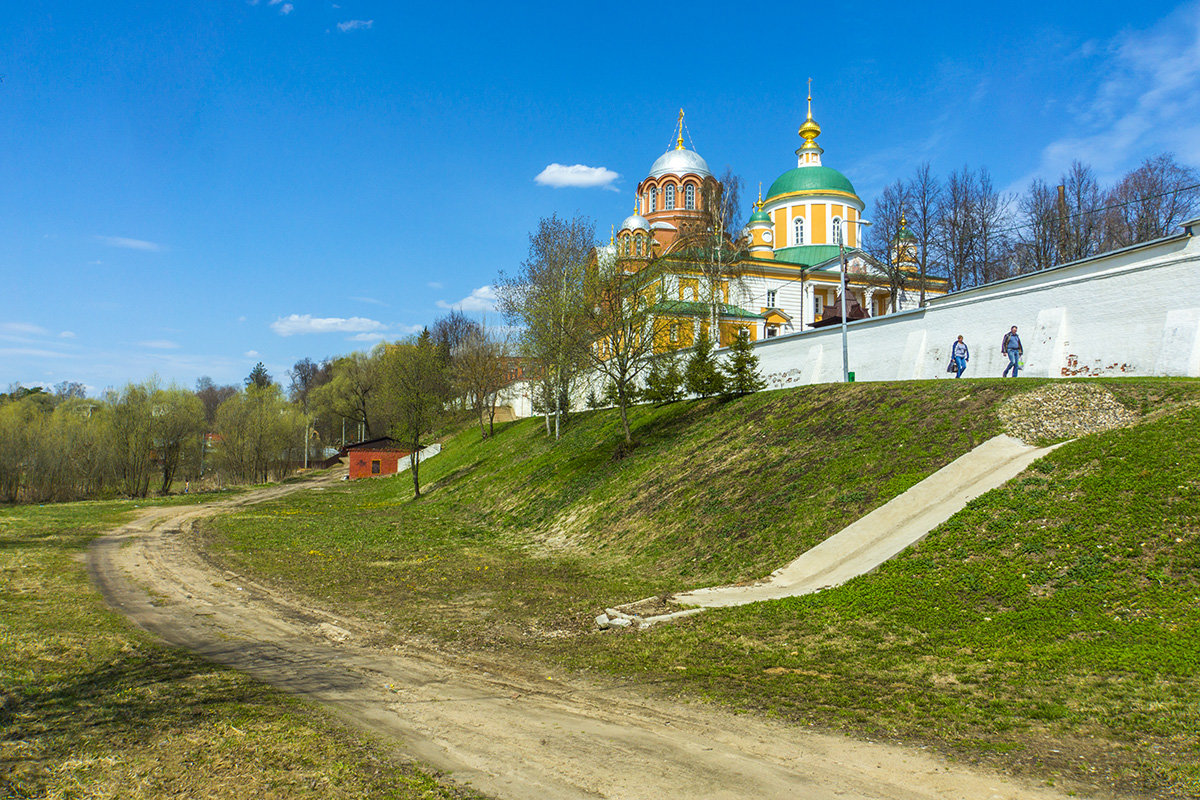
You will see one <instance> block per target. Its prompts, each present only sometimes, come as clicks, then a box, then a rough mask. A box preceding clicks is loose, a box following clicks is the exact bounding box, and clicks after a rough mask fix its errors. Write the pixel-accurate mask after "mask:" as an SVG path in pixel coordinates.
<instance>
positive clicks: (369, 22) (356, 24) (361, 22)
mask: <svg viewBox="0 0 1200 800" xmlns="http://www.w3.org/2000/svg"><path fill="white" fill-rule="evenodd" d="M374 25H375V20H373V19H348V20H346V21H345V22H339V23H338V24H337V26H338V30H339V31H341V32H342V33H349V32H350V31H362V30H370V29H371V28H372V27H373V26H374Z"/></svg>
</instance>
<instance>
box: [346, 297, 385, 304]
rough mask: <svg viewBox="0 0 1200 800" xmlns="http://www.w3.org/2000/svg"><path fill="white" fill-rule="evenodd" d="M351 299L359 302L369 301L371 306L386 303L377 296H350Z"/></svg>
mask: <svg viewBox="0 0 1200 800" xmlns="http://www.w3.org/2000/svg"><path fill="white" fill-rule="evenodd" d="M350 299H351V300H357V301H358V302H360V303H370V304H371V305H373V306H386V305H387V303H385V302H383V301H382V300H380V299H379V298H378V297H351V298H350Z"/></svg>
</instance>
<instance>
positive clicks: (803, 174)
mask: <svg viewBox="0 0 1200 800" xmlns="http://www.w3.org/2000/svg"><path fill="white" fill-rule="evenodd" d="M822 190H823V191H836V192H849V193H850V194H852V195H854V196H855V197H858V193H857V192H855V191H854V185H853V184H852V183H850V180H849V179H848V178H847V177H846V176H845V175H843V174H842V173H840V172H838V171H837V170H836V169H831V168H829V167H796V168H795V169H789V170H788V171H787V172H785V173H783V174H782V175H780V176H779V177H778V178H776V179H775V182H774V183H772V184H771V188H770V189H769V190H768V191H767V201H768V202H770V201H771V200H774V199H775V198H776V197H779V196H780V195H783V194H790V193H792V192H812V191H822Z"/></svg>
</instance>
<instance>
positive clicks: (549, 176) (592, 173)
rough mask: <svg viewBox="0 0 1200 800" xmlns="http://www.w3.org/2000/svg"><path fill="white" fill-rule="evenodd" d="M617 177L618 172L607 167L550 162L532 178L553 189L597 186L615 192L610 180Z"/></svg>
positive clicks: (615, 189) (615, 188)
mask: <svg viewBox="0 0 1200 800" xmlns="http://www.w3.org/2000/svg"><path fill="white" fill-rule="evenodd" d="M619 177H621V176H620V175H619V174H617V173H616V172H613V171H612V170H611V169H608V168H607V167H588V166H584V165H583V164H572V165H571V166H569V167H568V166H567V165H566V164H550V165H549V166H547V167H546V168H545V169H544V170H542V171H541V172H539V173H538V175H537V177H536V178H534V179H533V180H534V182H535V183H540V184H541V185H542V186H553V187H554V188H555V189H562V188H563V187H567V186H570V187H575V188H580V189H592V188H595V187H597V186H598V187H600V188H602V189H610V190H612V191H614V192H615V191H617V187H615V186H613V185H612V182H613V181H615V180H616V179H617V178H619Z"/></svg>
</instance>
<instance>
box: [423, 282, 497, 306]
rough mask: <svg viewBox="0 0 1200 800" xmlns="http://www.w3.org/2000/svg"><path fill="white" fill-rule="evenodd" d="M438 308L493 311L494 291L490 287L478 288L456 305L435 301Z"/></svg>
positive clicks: (494, 304)
mask: <svg viewBox="0 0 1200 800" xmlns="http://www.w3.org/2000/svg"><path fill="white" fill-rule="evenodd" d="M437 306H438V308H457V309H459V310H461V311H495V310H496V290H495V288H494V287H492V286H480V287H479V288H478V289H476V290H474V291H473V292H471V293H470V294H469V295H467V296H466V297H464V298H463V299H462V300H459V301H458V302H457V303H447V302H446V301H445V300H438V301H437Z"/></svg>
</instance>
